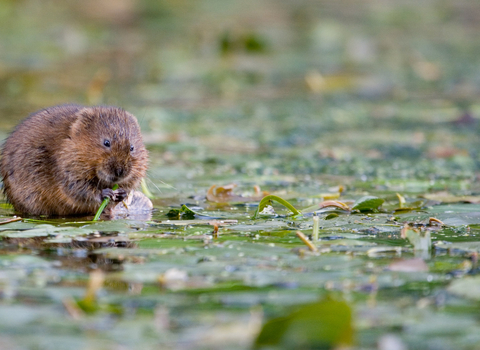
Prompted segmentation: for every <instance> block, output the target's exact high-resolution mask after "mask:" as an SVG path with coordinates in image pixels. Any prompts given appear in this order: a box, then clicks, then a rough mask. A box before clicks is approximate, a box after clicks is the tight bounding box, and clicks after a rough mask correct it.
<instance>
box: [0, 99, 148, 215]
mask: <svg viewBox="0 0 480 350" xmlns="http://www.w3.org/2000/svg"><path fill="white" fill-rule="evenodd" d="M147 161H148V156H147V151H146V150H145V147H144V145H143V141H142V136H141V133H140V127H139V126H138V122H137V120H136V118H135V117H134V116H133V115H131V114H130V113H128V112H126V111H124V110H123V109H120V108H116V107H83V106H78V105H63V106H55V107H50V108H47V109H44V110H41V111H39V112H36V113H34V114H32V115H31V116H30V117H28V118H27V119H25V120H24V121H23V122H22V123H20V124H19V125H18V126H17V127H16V128H15V130H14V131H13V133H12V134H11V135H10V136H9V137H8V139H7V140H6V141H5V144H4V146H3V150H2V159H1V164H0V172H1V175H2V177H3V183H4V191H5V194H6V196H7V198H8V200H9V202H10V203H12V204H13V206H14V208H15V210H16V211H17V212H19V213H23V214H30V215H81V214H87V215H89V214H94V213H95V212H96V211H97V210H98V208H99V206H100V204H101V202H102V200H103V197H104V196H105V195H106V194H107V195H108V196H110V197H111V198H112V199H114V201H115V200H116V201H118V200H119V199H120V200H121V198H123V196H124V195H125V193H128V192H130V191H131V190H133V189H134V188H135V187H137V186H138V185H139V184H140V181H141V179H142V178H143V177H144V176H145V173H146V170H147ZM114 184H118V185H119V190H117V191H115V192H112V191H111V190H110V189H111V188H112V187H113V185H114ZM117 195H118V196H117ZM113 205H114V204H112V205H109V208H111V207H112V206H113Z"/></svg>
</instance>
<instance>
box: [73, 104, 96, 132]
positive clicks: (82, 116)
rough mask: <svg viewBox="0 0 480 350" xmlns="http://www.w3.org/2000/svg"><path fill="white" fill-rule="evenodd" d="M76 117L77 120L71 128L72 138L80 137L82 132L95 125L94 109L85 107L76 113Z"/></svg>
mask: <svg viewBox="0 0 480 350" xmlns="http://www.w3.org/2000/svg"><path fill="white" fill-rule="evenodd" d="M75 116H76V120H75V122H73V124H72V126H71V127H70V136H75V135H78V134H79V133H81V132H82V131H83V132H85V131H84V130H85V129H88V128H89V126H90V125H91V124H92V123H93V120H94V118H95V113H94V111H93V108H90V107H85V108H82V109H80V110H79V111H78V112H77V113H75Z"/></svg>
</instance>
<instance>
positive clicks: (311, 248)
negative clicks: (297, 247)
mask: <svg viewBox="0 0 480 350" xmlns="http://www.w3.org/2000/svg"><path fill="white" fill-rule="evenodd" d="M295 233H296V234H297V236H298V238H300V239H301V240H302V242H303V243H305V244H306V246H307V247H308V249H310V250H311V251H312V252H318V249H317V247H315V246H314V245H313V244H312V242H310V241H309V240H308V238H307V236H305V235H304V234H303V232H301V231H297V232H295Z"/></svg>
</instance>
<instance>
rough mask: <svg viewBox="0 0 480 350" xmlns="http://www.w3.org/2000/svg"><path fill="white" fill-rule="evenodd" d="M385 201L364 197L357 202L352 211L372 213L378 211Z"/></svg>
mask: <svg viewBox="0 0 480 350" xmlns="http://www.w3.org/2000/svg"><path fill="white" fill-rule="evenodd" d="M383 202H384V200H383V199H381V198H378V197H374V196H364V197H362V198H360V199H359V200H357V201H356V202H355V203H354V204H353V207H352V210H358V211H372V210H377V209H378V207H379V206H381V205H382V204H383Z"/></svg>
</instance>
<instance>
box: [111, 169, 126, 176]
mask: <svg viewBox="0 0 480 350" xmlns="http://www.w3.org/2000/svg"><path fill="white" fill-rule="evenodd" d="M113 173H114V174H115V176H116V177H117V178H120V177H122V176H123V174H124V173H125V169H124V168H123V167H117V168H115V170H114V171H113Z"/></svg>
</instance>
